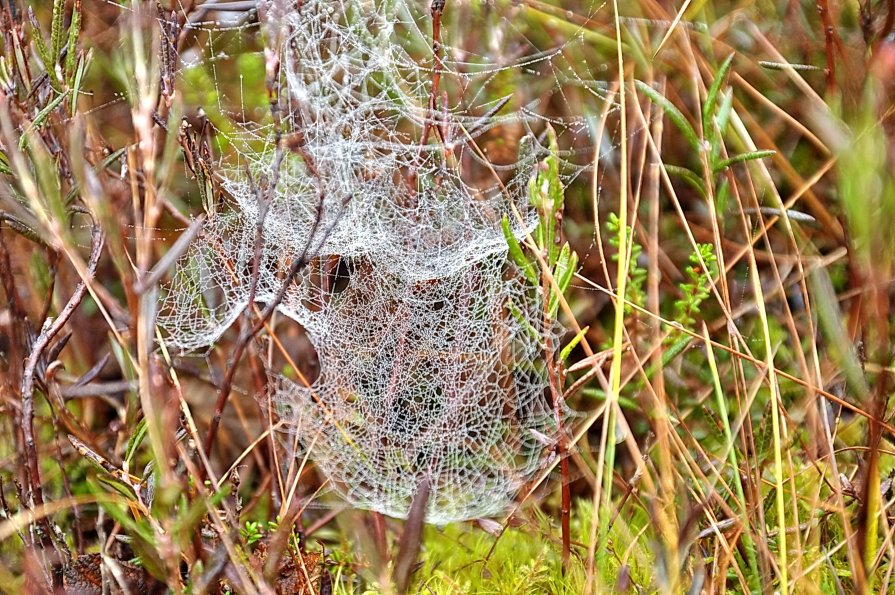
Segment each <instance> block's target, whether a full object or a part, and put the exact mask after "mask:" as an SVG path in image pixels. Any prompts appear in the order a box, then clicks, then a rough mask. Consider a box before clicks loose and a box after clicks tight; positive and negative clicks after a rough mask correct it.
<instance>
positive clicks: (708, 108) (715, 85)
mask: <svg viewBox="0 0 895 595" xmlns="http://www.w3.org/2000/svg"><path fill="white" fill-rule="evenodd" d="M733 56H734V55H733V54H730V55H729V56H727V59H726V60H724V62H723V63H722V64H721V68H719V69H718V72H717V73H716V74H715V80H713V81H712V86H711V87H709V91H708V94H707V95H706V97H705V103H704V104H703V106H702V133H703V134H704V135H705V136H709V128H710V127H711V124H712V114H714V113H715V104H716V103H717V101H718V93H719V92H720V91H721V85H722V84H723V83H724V79H725V78H727V73H728V72H729V71H730V65H731V64H733Z"/></svg>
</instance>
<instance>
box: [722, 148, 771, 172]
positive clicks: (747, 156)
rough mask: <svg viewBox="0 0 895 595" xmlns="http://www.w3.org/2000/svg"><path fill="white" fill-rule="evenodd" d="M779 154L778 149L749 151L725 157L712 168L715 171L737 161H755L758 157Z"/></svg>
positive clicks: (763, 157)
mask: <svg viewBox="0 0 895 595" xmlns="http://www.w3.org/2000/svg"><path fill="white" fill-rule="evenodd" d="M776 154H777V151H749V152H748V153H740V154H739V155H734V156H733V157H730V158H729V159H724V160H723V161H720V162H719V163H717V164H715V167H713V168H712V169H713V170H714V172H715V173H718V172H719V171H722V170H724V169H726V168H728V167H730V166H731V165H735V164H737V163H743V162H746V161H755V160H756V159H765V158H767V157H773V156H774V155H776Z"/></svg>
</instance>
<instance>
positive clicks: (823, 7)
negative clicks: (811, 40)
mask: <svg viewBox="0 0 895 595" xmlns="http://www.w3.org/2000/svg"><path fill="white" fill-rule="evenodd" d="M817 13H818V14H819V15H820V21H821V23H822V24H823V28H824V49H825V52H826V59H827V67H826V70H825V72H826V75H827V94H828V95H829V94H830V93H834V92H835V91H836V57H835V53H834V48H838V47H839V38H838V37H837V35H836V29H835V27H834V26H833V17H832V15H830V6H829V2H828V0H817Z"/></svg>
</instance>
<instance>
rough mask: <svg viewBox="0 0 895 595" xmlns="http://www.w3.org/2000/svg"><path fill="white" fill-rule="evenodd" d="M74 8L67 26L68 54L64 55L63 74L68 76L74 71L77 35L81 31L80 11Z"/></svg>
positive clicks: (76, 57) (76, 55)
mask: <svg viewBox="0 0 895 595" xmlns="http://www.w3.org/2000/svg"><path fill="white" fill-rule="evenodd" d="M75 7H76V8H75V10H73V11H72V13H71V25H70V26H69V28H68V55H67V56H66V57H65V76H67V77H70V76H72V74H73V73H74V72H75V66H76V65H77V61H78V52H77V51H76V49H77V47H78V35H80V33H81V11H79V10H77V4H76V5H75Z"/></svg>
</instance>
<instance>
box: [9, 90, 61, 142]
mask: <svg viewBox="0 0 895 595" xmlns="http://www.w3.org/2000/svg"><path fill="white" fill-rule="evenodd" d="M69 93H70V91H66V92H65V93H62V94H60V95H57V96H56V98H55V99H53V101H51V102H50V103H48V104H47V106H46V107H45V108H43V109H42V110H40V112H38V114H37V115H36V116H35V117H34V120H33V121H32V122H31V126H30V127H29V129H30V131H34V130H38V129H39V128H40V127H41V126H42V125H43V123H44V120H46V119H47V117H48V116H49V115H50V114H51V113H52V112H53V110H54V109H56V108H57V107H59V104H60V103H62V102H63V101H65V98H66V97H68V94H69ZM28 132H29V131H26V133H25V134H22V136H21V138H19V149H24V148H25V145H26V144H27V142H28V136H29V135H28Z"/></svg>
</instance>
